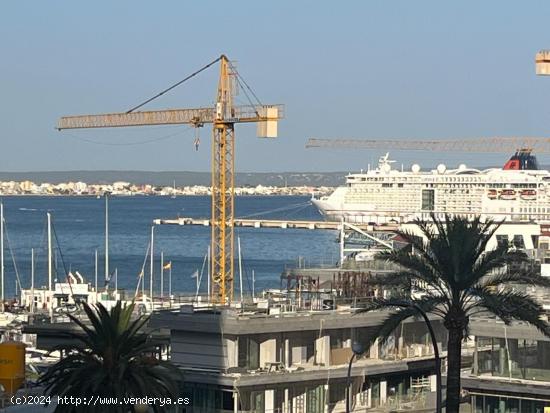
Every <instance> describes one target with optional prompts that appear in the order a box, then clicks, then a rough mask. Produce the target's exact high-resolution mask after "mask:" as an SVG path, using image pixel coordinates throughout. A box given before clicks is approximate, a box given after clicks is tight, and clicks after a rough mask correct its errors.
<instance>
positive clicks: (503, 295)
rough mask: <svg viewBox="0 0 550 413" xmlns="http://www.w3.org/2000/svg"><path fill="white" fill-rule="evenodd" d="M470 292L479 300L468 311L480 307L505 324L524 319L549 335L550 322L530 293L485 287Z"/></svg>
mask: <svg viewBox="0 0 550 413" xmlns="http://www.w3.org/2000/svg"><path fill="white" fill-rule="evenodd" d="M471 294H472V295H475V296H477V297H478V298H479V301H477V302H476V303H474V304H472V305H471V306H470V308H469V309H468V310H469V311H471V310H472V309H474V308H476V307H478V308H479V307H481V308H483V309H486V310H487V311H489V312H491V313H493V314H495V315H496V316H497V317H499V318H500V319H501V320H502V321H504V322H505V323H506V324H510V322H511V321H512V320H518V321H524V322H527V323H529V324H531V325H533V326H535V327H536V328H537V329H538V330H539V331H540V332H541V333H543V334H544V335H546V336H547V337H550V324H548V322H547V321H545V320H544V319H543V316H544V315H545V311H544V309H543V307H542V305H541V304H539V303H538V302H536V301H535V300H534V299H533V298H532V297H531V296H530V295H528V294H525V293H522V292H518V291H511V290H506V291H499V292H493V291H491V290H489V289H486V288H476V289H472V291H471Z"/></svg>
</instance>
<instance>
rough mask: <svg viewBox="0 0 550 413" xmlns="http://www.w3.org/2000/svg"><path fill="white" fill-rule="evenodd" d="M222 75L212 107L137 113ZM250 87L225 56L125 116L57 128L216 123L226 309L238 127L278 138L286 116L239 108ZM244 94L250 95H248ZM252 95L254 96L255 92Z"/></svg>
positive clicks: (220, 269)
mask: <svg viewBox="0 0 550 413" xmlns="http://www.w3.org/2000/svg"><path fill="white" fill-rule="evenodd" d="M218 62H219V64H220V73H219V80H218V88H217V96H216V102H215V106H214V107H203V108H195V109H168V110H153V111H137V109H139V108H141V107H142V106H143V105H145V104H147V103H149V102H151V101H152V100H154V99H156V98H157V97H159V96H161V95H163V94H164V93H166V92H168V91H169V90H171V89H173V88H174V87H176V86H179V84H181V83H183V82H184V81H186V80H188V79H190V78H191V77H193V76H195V75H196V74H198V73H200V72H201V71H203V70H205V69H207V68H208V67H210V66H212V65H214V64H216V63H218ZM243 83H244V85H245V86H246V87H247V88H248V89H249V90H250V91H251V92H252V90H251V89H250V88H249V87H248V85H247V84H246V82H244V79H242V77H241V75H240V74H239V73H238V72H237V70H236V68H235V66H234V64H233V63H232V62H231V61H230V60H229V59H228V58H227V57H226V56H225V55H221V56H220V57H218V58H217V59H215V60H214V61H212V62H210V63H209V64H208V65H206V66H204V67H203V68H201V69H200V70H198V71H196V72H194V73H193V74H191V75H190V76H188V77H186V78H185V79H183V80H182V81H180V82H178V83H176V84H174V85H172V86H171V87H170V88H168V89H166V90H164V91H162V92H160V93H159V94H157V95H155V96H153V97H152V98H150V99H148V100H146V101H145V102H143V103H141V104H140V105H138V106H135V107H134V108H132V109H130V110H128V111H127V112H122V113H106V114H98V115H79V116H64V117H62V118H60V119H59V122H58V125H57V129H58V130H63V129H83V128H113V127H125V126H149V125H175V124H189V125H192V126H194V127H201V126H203V125H204V124H207V123H208V124H212V126H213V132H212V160H211V162H212V165H211V167H212V190H211V192H212V220H211V231H212V233H211V236H212V239H211V252H212V261H211V268H210V269H211V271H210V274H211V281H212V283H211V291H209V295H210V299H211V302H212V303H214V304H219V305H227V304H229V303H230V302H231V301H232V299H233V279H234V255H235V254H234V230H233V228H234V205H235V202H234V194H235V191H234V189H235V181H234V174H235V129H234V127H235V124H237V123H257V131H258V133H257V135H258V137H265V138H275V137H277V121H278V120H279V119H281V118H282V117H283V110H284V107H283V105H262V104H260V102H259V100H258V99H257V98H256V100H257V101H258V104H253V103H252V101H251V100H250V98H249V102H250V105H246V106H235V105H234V104H233V97H234V95H235V93H236V90H237V89H236V88H237V85H241V87H242V86H243ZM245 93H246V91H245ZM252 94H253V95H254V97H256V95H255V94H254V93H253V92H252Z"/></svg>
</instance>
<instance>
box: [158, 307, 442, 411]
mask: <svg viewBox="0 0 550 413" xmlns="http://www.w3.org/2000/svg"><path fill="white" fill-rule="evenodd" d="M385 315H386V314H384V313H369V314H365V313H357V312H356V311H355V310H352V309H351V308H350V307H349V306H347V307H341V308H336V309H333V310H321V311H306V310H304V311H300V310H296V309H291V308H290V307H289V306H287V305H285V304H280V305H277V304H275V305H274V303H270V302H268V301H267V300H266V301H260V302H258V303H256V305H254V307H253V308H248V309H245V310H244V311H241V310H239V309H229V308H224V309H213V308H209V309H200V308H193V307H192V306H183V307H182V308H181V310H179V311H169V310H166V311H160V312H158V313H155V314H154V315H153V318H152V320H151V326H152V327H165V328H169V329H170V330H171V334H170V343H171V360H172V362H174V363H175V364H177V365H178V366H179V367H180V368H182V369H183V370H184V374H185V382H186V392H187V393H188V394H189V395H190V396H191V397H192V400H193V406H192V408H191V409H192V410H191V411H192V412H194V413H197V412H205V413H206V412H212V411H233V412H258V413H271V412H281V413H283V412H292V413H300V412H304V413H305V412H311V413H315V412H340V411H345V389H346V377H347V367H348V362H349V359H350V357H351V354H352V349H351V344H352V342H353V341H358V342H363V343H367V342H369V341H371V340H375V337H373V335H372V331H373V327H375V326H376V325H378V324H379V323H380V322H381V320H382V317H385ZM434 326H435V329H436V334H437V335H438V339H439V341H440V348H442V349H444V347H445V342H446V339H445V333H444V329H443V328H442V326H441V324H440V323H439V321H434ZM429 343H430V339H429V336H428V334H427V329H426V327H425V325H424V322H423V321H422V322H421V321H416V320H409V321H407V322H405V323H404V324H403V327H402V328H401V329H399V330H398V331H396V332H395V334H394V335H393V336H392V338H391V339H390V340H389V341H388V342H386V343H379V342H378V341H377V340H376V341H375V344H374V345H373V346H372V347H371V348H370V349H367V351H366V352H365V354H364V355H363V356H361V357H359V359H358V360H357V361H355V362H354V363H353V368H352V370H351V378H352V380H351V381H352V386H351V388H352V392H351V393H352V400H353V410H354V411H367V410H369V411H371V410H372V411H376V409H382V410H379V411H389V409H401V408H408V409H411V408H412V409H414V410H415V411H433V408H434V403H435V393H434V391H435V388H436V387H435V363H434V359H433V349H432V347H431V345H430V344H429ZM373 409H374V410H373Z"/></svg>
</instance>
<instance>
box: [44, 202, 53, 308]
mask: <svg viewBox="0 0 550 413" xmlns="http://www.w3.org/2000/svg"><path fill="white" fill-rule="evenodd" d="M46 216H47V217H48V291H49V292H50V295H51V291H52V275H53V272H52V215H51V214H50V213H49V212H48V213H47V214H46ZM50 300H51V298H50ZM51 304H52V303H50V305H51Z"/></svg>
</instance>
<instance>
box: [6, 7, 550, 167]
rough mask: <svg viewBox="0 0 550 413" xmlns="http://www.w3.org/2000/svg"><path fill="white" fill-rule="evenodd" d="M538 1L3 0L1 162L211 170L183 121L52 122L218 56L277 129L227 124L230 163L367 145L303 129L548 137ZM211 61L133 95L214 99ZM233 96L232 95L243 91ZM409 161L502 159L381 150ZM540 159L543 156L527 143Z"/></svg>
mask: <svg viewBox="0 0 550 413" xmlns="http://www.w3.org/2000/svg"><path fill="white" fill-rule="evenodd" d="M549 17H550V3H549V2H544V1H529V2H517V1H491V0H487V1H483V2H480V1H445V2H442V1H407V0H404V1H394V0H387V1H339V2H337V1H331V2H329V1H321V0H317V1H296V0H294V1H285V0H279V1H270V2H265V1H246V0H243V1H236V2H221V1H209V0H203V1H140V0H133V1H125V0H121V1H116V2H115V1H107V0H95V1H88V2H75V1H70V0H49V1H38V0H37V1H6V2H3V3H2V12H1V13H0V51H1V54H2V55H1V57H0V137H1V138H0V142H1V147H0V170H1V171H54V170H151V171H170V170H178V171H182V170H189V171H208V170H210V137H211V129H210V128H209V127H205V128H202V129H201V130H200V141H201V145H200V148H199V151H195V149H194V146H193V140H194V133H195V132H194V130H193V129H190V128H189V127H187V126H185V125H182V126H176V127H174V126H170V127H147V128H124V129H116V130H106V129H101V130H72V131H63V132H58V131H56V130H55V125H56V122H57V119H58V118H59V117H60V116H63V115H73V114H74V115H76V114H93V113H106V112H123V111H126V110H128V109H129V108H130V107H132V106H133V105H135V104H137V103H140V102H141V101H143V100H145V99H146V98H148V97H150V96H152V95H154V94H155V93H157V92H159V91H161V90H162V89H164V88H166V87H167V86H169V85H171V84H173V83H175V82H177V81H178V80H180V79H182V78H184V77H185V76H187V75H188V74H190V73H192V72H194V71H195V70H197V69H198V68H200V67H202V66H203V65H204V64H206V63H208V62H210V61H212V60H213V59H215V58H216V57H218V56H219V55H220V54H222V53H224V54H226V55H227V56H228V57H229V58H230V59H231V60H233V61H235V62H236V65H237V68H238V70H239V73H240V74H241V75H242V76H243V78H244V79H245V80H246V82H247V83H248V84H249V85H250V86H251V87H252V88H253V89H254V91H255V92H256V94H257V95H258V97H259V98H260V100H261V102H262V103H267V104H269V103H281V104H284V105H285V119H283V120H282V121H281V122H280V123H279V137H278V138H277V139H273V140H271V139H270V140H263V139H258V138H256V130H255V127H254V125H236V140H237V144H236V170H237V171H243V172H245V171H246V172H271V171H357V170H359V169H361V168H366V167H367V164H369V163H370V164H373V163H374V162H375V161H376V160H377V159H378V157H379V156H380V155H381V152H380V151H368V150H353V151H350V150H327V149H324V150H321V149H305V142H306V140H307V138H308V137H320V138H337V137H341V138H370V139H373V138H386V139H389V138H396V139H398V138H399V139H423V138H426V139H444V138H477V137H484V136H485V137H489V136H550V98H549V96H550V77H537V76H536V75H535V65H534V56H535V53H536V52H537V51H538V50H541V49H545V48H550V26H549V25H548V19H549ZM217 75H218V72H217V68H214V69H209V70H208V71H206V72H204V73H201V75H199V76H198V77H196V78H194V79H193V80H191V81H189V82H186V83H185V84H183V85H182V86H180V87H179V88H177V89H175V90H174V91H172V92H171V93H170V94H169V95H166V96H163V97H162V98H160V99H157V100H155V101H154V102H152V103H150V104H149V105H147V106H146V107H144V108H143V109H165V108H192V107H197V106H210V105H213V102H214V99H215V94H216V87H217ZM237 103H242V104H246V103H247V101H246V98H245V96H244V95H242V94H241V95H239V96H238V97H237ZM390 156H391V158H393V159H395V160H396V161H397V163H398V164H404V165H405V167H407V166H409V165H410V164H412V163H416V162H418V163H420V164H421V165H431V166H433V165H436V164H438V163H440V162H443V163H446V164H448V165H450V166H456V165H457V164H459V163H466V164H468V165H473V166H489V165H500V164H503V163H504V161H505V160H506V158H507V157H508V155H506V154H464V153H422V152H398V151H396V152H392V153H390ZM539 160H540V161H541V162H542V163H546V164H550V156H548V155H540V156H539Z"/></svg>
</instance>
